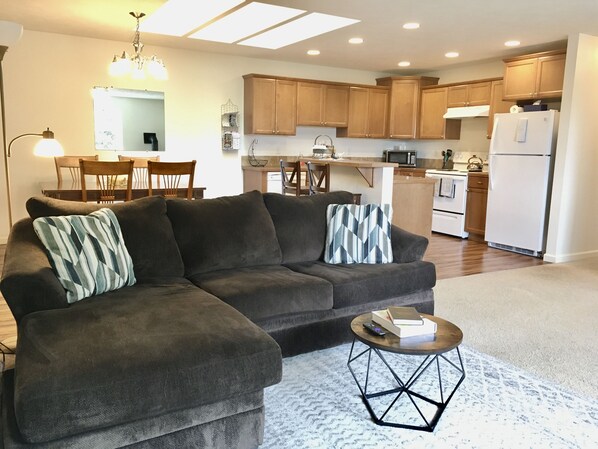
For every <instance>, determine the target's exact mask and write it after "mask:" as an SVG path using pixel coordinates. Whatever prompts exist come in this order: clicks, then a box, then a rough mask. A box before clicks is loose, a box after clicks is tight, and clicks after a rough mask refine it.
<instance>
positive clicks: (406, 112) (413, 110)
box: [376, 76, 438, 139]
mask: <svg viewBox="0 0 598 449" xmlns="http://www.w3.org/2000/svg"><path fill="white" fill-rule="evenodd" d="M376 84H378V86H386V87H390V116H389V122H388V131H389V137H390V138H391V139H417V138H418V137H419V127H418V123H419V112H420V90H421V88H422V87H424V86H431V85H435V84H438V78H432V77H425V76H401V77H387V78H378V79H377V80H376Z"/></svg>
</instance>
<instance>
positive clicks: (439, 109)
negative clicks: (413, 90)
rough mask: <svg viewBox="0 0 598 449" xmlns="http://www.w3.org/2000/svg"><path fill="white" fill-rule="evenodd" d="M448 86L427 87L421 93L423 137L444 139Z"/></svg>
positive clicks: (421, 133)
mask: <svg viewBox="0 0 598 449" xmlns="http://www.w3.org/2000/svg"><path fill="white" fill-rule="evenodd" d="M446 104H447V88H446V87H444V88H438V89H426V90H422V94H421V119H420V128H419V137H420V138H421V139H444V125H445V119H444V118H443V117H442V116H443V115H444V114H445V113H446Z"/></svg>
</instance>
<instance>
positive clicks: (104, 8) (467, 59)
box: [0, 0, 598, 74]
mask: <svg viewBox="0 0 598 449" xmlns="http://www.w3.org/2000/svg"><path fill="white" fill-rule="evenodd" d="M197 1H216V0H197ZM260 1H262V2H264V3H271V4H276V5H282V6H289V7H293V8H300V9H304V10H307V11H309V12H321V13H326V14H335V15H339V16H343V17H349V18H354V19H359V20H361V22H360V23H358V24H355V25H352V26H349V27H346V28H343V29H340V30H337V31H333V32H330V33H327V34H324V35H321V36H317V37H314V38H311V39H308V40H306V41H303V42H299V43H297V44H293V45H289V46H287V47H284V48H281V49H278V50H267V49H259V48H252V47H245V46H241V45H234V44H221V43H215V42H207V41H199V40H195V39H188V38H185V37H180V38H179V37H171V36H160V35H156V34H150V33H142V34H141V41H142V42H143V43H144V44H146V45H159V46H166V47H173V48H184V49H191V50H199V51H207V52H217V53H227V54H234V55H242V56H247V57H256V58H265V59H276V60H283V61H293V62H302V63H310V64H318V65H325V66H334V67H345V68H353V69H362V70H371V71H382V72H394V73H400V74H412V73H416V72H423V71H430V70H437V69H440V68H443V67H447V66H449V65H453V64H464V63H471V62H473V61H480V60H485V59H494V58H501V57H506V56H509V55H515V54H523V53H529V52H530V51H540V50H546V49H553V48H559V47H563V46H564V41H565V40H566V38H567V36H568V35H570V34H577V33H587V34H593V35H598V0H260ZM162 3H164V0H128V1H127V0H0V20H10V21H15V22H19V23H21V24H23V26H24V27H25V30H35V31H45V32H50V33H60V34H68V35H76V36H85V37H92V38H98V39H108V40H115V41H125V42H131V41H132V38H133V31H134V28H135V20H134V19H133V18H132V17H131V16H129V14H128V13H129V11H141V12H144V13H146V14H148V15H149V14H151V13H152V12H153V11H155V10H156V9H157V8H158V7H159V6H160V5H161V4H162ZM246 3H250V2H249V1H247V2H246ZM412 21H415V22H419V23H421V28H420V29H419V30H413V31H408V30H404V29H403V28H402V25H403V23H405V22H412ZM355 36H359V37H362V38H363V39H364V40H365V42H364V43H363V44H362V45H357V46H356V45H350V44H348V43H347V40H348V39H349V38H350V37H355ZM511 39H516V40H519V41H521V43H522V44H521V46H520V47H518V48H515V49H508V48H506V47H504V45H503V44H504V42H505V41H507V40H511ZM131 49H132V47H131ZM308 49H318V50H320V52H321V54H320V55H319V56H315V57H314V56H307V55H306V51H307V50H308ZM118 50H122V48H121V46H116V47H115V52H117V51H118ZM447 51H458V52H459V53H460V54H461V56H460V57H459V58H457V59H447V58H445V57H444V53H446V52H447ZM402 60H408V61H411V64H412V65H411V67H410V68H409V69H399V68H398V67H397V63H398V62H399V61H402ZM165 62H166V64H168V61H165Z"/></svg>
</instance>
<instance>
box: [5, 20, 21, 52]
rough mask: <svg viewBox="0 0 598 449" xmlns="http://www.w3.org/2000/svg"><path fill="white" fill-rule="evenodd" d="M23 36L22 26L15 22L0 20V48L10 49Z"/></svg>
mask: <svg viewBox="0 0 598 449" xmlns="http://www.w3.org/2000/svg"><path fill="white" fill-rule="evenodd" d="M22 34H23V25H21V24H19V23H15V22H7V21H6V20H0V46H4V47H11V46H13V45H14V44H16V43H17V42H18V41H19V39H20V38H21V35H22Z"/></svg>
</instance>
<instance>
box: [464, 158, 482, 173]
mask: <svg viewBox="0 0 598 449" xmlns="http://www.w3.org/2000/svg"><path fill="white" fill-rule="evenodd" d="M483 168H484V161H483V160H482V158H481V157H477V156H476V155H475V154H474V155H473V156H472V157H470V158H469V159H467V171H473V172H475V171H482V169H483Z"/></svg>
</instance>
